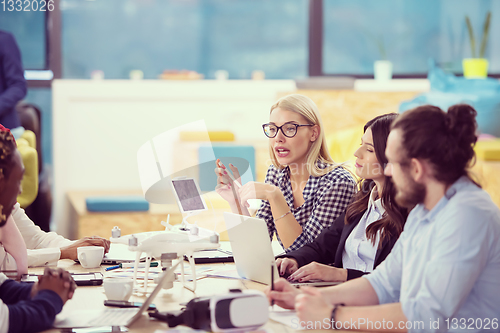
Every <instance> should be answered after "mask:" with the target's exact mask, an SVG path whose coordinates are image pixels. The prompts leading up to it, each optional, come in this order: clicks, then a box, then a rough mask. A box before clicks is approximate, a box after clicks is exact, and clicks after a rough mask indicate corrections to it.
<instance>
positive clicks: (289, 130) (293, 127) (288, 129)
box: [262, 123, 314, 139]
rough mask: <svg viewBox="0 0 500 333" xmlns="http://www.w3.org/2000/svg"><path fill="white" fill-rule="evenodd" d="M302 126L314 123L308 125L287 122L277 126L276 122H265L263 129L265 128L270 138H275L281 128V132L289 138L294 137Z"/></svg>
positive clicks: (265, 132)
mask: <svg viewBox="0 0 500 333" xmlns="http://www.w3.org/2000/svg"><path fill="white" fill-rule="evenodd" d="M302 126H314V125H312V124H307V125H299V124H294V123H285V124H283V125H281V126H276V125H274V124H264V125H262V129H263V130H264V134H265V135H266V136H267V137H268V138H271V139H272V138H274V137H275V136H276V135H278V131H279V130H281V133H283V135H284V136H286V137H287V138H293V137H294V136H295V134H297V129H298V128H299V127H302Z"/></svg>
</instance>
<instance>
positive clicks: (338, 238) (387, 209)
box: [276, 113, 408, 282]
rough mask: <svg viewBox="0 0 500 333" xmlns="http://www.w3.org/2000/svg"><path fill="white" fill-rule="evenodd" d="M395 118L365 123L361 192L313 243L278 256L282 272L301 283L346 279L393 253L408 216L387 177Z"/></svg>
mask: <svg viewBox="0 0 500 333" xmlns="http://www.w3.org/2000/svg"><path fill="white" fill-rule="evenodd" d="M396 117H397V114H395V113H391V114H386V115H381V116H378V117H376V118H374V119H372V120H370V121H369V122H368V123H367V124H366V125H365V127H364V135H363V137H362V138H361V147H360V148H359V149H358V150H356V152H355V153H354V156H356V164H355V166H356V174H357V175H358V176H359V177H360V178H362V179H363V180H362V181H361V182H360V191H359V192H358V193H357V194H356V195H355V196H354V198H353V202H352V203H351V204H349V206H348V207H347V210H346V212H345V213H344V214H342V215H341V216H340V217H339V218H337V219H336V220H335V222H334V223H333V225H332V226H331V227H329V228H328V229H326V230H324V231H323V232H322V233H321V234H320V235H319V236H318V238H317V239H316V240H315V241H314V242H312V243H310V244H308V245H306V246H304V247H302V248H301V249H299V250H296V251H292V252H289V253H287V254H285V255H283V256H282V257H280V258H278V259H277V261H276V263H277V266H278V269H279V271H280V275H289V277H288V279H289V280H291V281H299V282H304V281H309V280H323V281H338V282H343V281H347V280H350V279H354V278H357V277H360V276H362V275H364V274H367V273H370V272H371V271H373V269H374V268H375V267H377V266H378V265H379V264H380V263H381V262H382V261H384V259H385V258H386V257H387V255H388V254H389V253H390V252H391V249H392V247H393V246H394V244H395V242H396V240H397V239H398V237H399V235H400V234H401V232H402V231H403V226H404V223H405V221H406V217H407V215H408V211H407V210H406V209H405V208H403V207H400V206H398V205H397V204H396V202H395V200H394V196H395V194H396V190H395V188H394V185H393V183H392V181H391V179H390V178H389V177H386V176H385V175H384V166H385V165H386V163H387V158H386V157H385V148H386V142H387V137H388V135H389V132H390V126H391V123H392V122H393V120H394V119H396ZM332 264H333V265H332Z"/></svg>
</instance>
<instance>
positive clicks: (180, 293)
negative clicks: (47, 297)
mask: <svg viewBox="0 0 500 333" xmlns="http://www.w3.org/2000/svg"><path fill="white" fill-rule="evenodd" d="M205 265H225V266H227V268H228V269H231V268H232V267H234V263H218V264H205ZM57 266H58V267H61V268H64V269H66V270H67V271H69V272H71V273H82V272H102V273H103V274H105V276H106V273H107V272H105V268H106V267H107V266H104V265H103V266H101V267H99V268H94V269H84V268H83V267H82V266H81V265H80V264H78V263H75V262H74V261H72V260H67V259H66V260H59V262H58V265H57ZM197 266H198V265H197ZM43 269H44V268H43V267H37V268H30V269H29V273H30V274H41V273H42V272H43ZM187 283H188V284H189V282H187ZM154 286H155V285H154V284H153V283H152V282H151V281H150V282H149V285H148V291H149V292H150V291H152V289H153V288H154ZM235 288H237V289H241V290H247V289H254V290H261V291H263V290H264V289H265V288H266V286H265V285H263V284H260V283H257V282H253V281H249V280H244V279H229V278H215V277H204V278H200V279H198V280H197V286H196V290H195V292H194V293H193V292H191V291H190V290H188V289H186V288H184V287H183V285H182V282H181V281H175V282H174V287H173V288H172V289H163V290H161V291H160V293H159V294H158V295H157V296H156V298H155V300H154V304H155V305H156V307H157V309H158V310H159V311H172V310H179V309H180V308H181V305H180V303H186V302H188V301H190V300H191V299H192V298H194V297H199V296H212V295H216V294H223V293H227V292H229V289H235ZM142 289H143V288H140V290H139V292H134V294H133V295H132V296H131V298H130V301H134V302H143V301H144V300H145V299H146V295H144V294H142V293H141V292H140V291H141V290H142ZM105 299H106V295H105V294H104V288H103V287H102V285H101V286H80V287H78V288H77V289H76V291H75V294H74V296H73V298H72V299H71V300H68V302H66V304H65V305H64V308H63V311H62V312H61V315H67V314H69V313H71V312H72V311H77V310H87V309H99V308H103V309H104V308H105V306H104V304H103V302H104V300H105ZM177 328H181V327H180V326H179V327H177ZM168 329H169V327H168V325H167V324H166V323H165V322H162V321H158V320H156V319H153V318H149V316H148V315H147V313H144V314H143V316H142V317H141V318H140V319H139V320H137V321H136V322H135V323H133V324H132V325H131V327H130V328H128V331H129V332H156V333H160V332H162V331H166V330H168ZM183 329H185V327H184V328H183ZM59 331H60V330H59V329H51V330H48V331H46V332H59ZM259 331H261V332H264V331H266V332H284V333H288V332H294V331H295V330H293V329H292V328H291V327H288V326H286V325H284V324H281V323H278V322H275V321H273V320H268V322H267V323H266V325H264V326H263V327H262V328H261V329H260V330H259Z"/></svg>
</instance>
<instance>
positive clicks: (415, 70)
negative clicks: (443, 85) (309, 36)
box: [322, 0, 500, 76]
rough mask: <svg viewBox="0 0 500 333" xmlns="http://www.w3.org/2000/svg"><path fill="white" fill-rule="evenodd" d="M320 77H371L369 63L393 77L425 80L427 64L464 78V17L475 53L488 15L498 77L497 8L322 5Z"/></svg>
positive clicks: (334, 1) (411, 2)
mask: <svg viewBox="0 0 500 333" xmlns="http://www.w3.org/2000/svg"><path fill="white" fill-rule="evenodd" d="M322 5H323V29H324V30H323V52H322V56H323V58H322V60H323V66H322V72H323V73H322V74H325V75H328V74H344V75H351V74H352V75H356V76H372V75H373V62H374V61H375V60H381V59H383V58H385V59H387V60H390V61H391V62H392V63H393V71H394V74H395V75H396V76H398V75H399V76H419V75H422V76H423V75H426V73H427V69H428V65H427V64H428V59H429V58H432V59H434V60H435V61H436V62H437V63H438V65H439V66H440V67H442V68H443V69H445V70H448V71H450V72H454V73H459V74H461V73H462V59H463V58H467V57H470V56H471V51H470V43H469V36H468V33H467V29H466V25H465V16H466V15H469V17H470V19H471V22H472V25H473V28H474V34H475V36H476V40H477V41H476V47H477V48H479V44H480V39H481V35H482V28H483V23H484V20H485V17H486V13H487V12H488V11H491V12H492V20H491V26H490V34H489V39H488V48H487V50H486V58H487V59H488V60H489V63H490V66H489V73H497V74H500V53H499V52H498V50H499V49H500V42H499V40H498V38H497V36H498V35H499V33H500V21H499V20H498V18H499V17H500V2H499V1H494V0H478V1H469V0H440V1H435V0H377V1H366V0H323V3H322Z"/></svg>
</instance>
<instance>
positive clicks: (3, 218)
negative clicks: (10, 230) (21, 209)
mask: <svg viewBox="0 0 500 333" xmlns="http://www.w3.org/2000/svg"><path fill="white" fill-rule="evenodd" d="M6 222H7V216H5V214H4V213H3V205H0V226H3V225H4V224H5V223H6Z"/></svg>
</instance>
